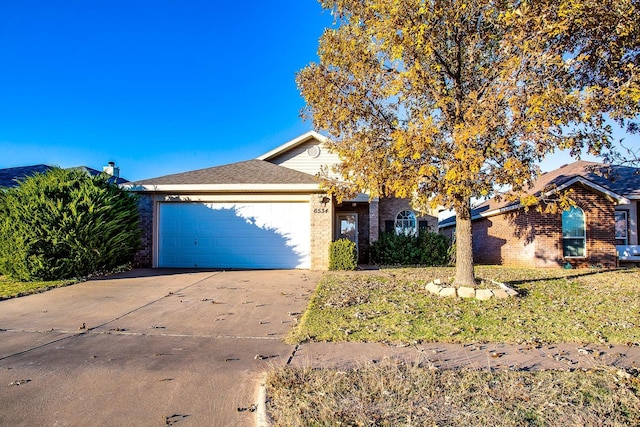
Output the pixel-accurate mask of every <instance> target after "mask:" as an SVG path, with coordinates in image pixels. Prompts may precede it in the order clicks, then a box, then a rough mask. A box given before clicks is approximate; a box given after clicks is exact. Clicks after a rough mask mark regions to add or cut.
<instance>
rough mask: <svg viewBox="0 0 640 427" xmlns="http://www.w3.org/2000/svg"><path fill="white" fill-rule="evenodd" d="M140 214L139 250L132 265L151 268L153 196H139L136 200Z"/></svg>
mask: <svg viewBox="0 0 640 427" xmlns="http://www.w3.org/2000/svg"><path fill="white" fill-rule="evenodd" d="M138 210H139V212H140V216H139V219H140V230H141V231H142V233H141V237H140V249H139V250H138V252H137V253H136V255H135V257H134V259H133V264H134V266H136V267H152V266H153V196H151V195H148V194H140V195H139V198H138Z"/></svg>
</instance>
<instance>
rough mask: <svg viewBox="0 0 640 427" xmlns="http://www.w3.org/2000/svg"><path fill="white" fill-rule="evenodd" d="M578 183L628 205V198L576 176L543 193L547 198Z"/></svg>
mask: <svg viewBox="0 0 640 427" xmlns="http://www.w3.org/2000/svg"><path fill="white" fill-rule="evenodd" d="M578 182H579V183H581V184H583V185H585V186H587V187H590V188H593V189H594V190H596V191H598V192H600V193H602V194H605V195H607V196H609V197H611V198H612V199H615V200H616V201H617V202H618V204H629V203H630V202H629V199H628V198H626V197H624V196H621V195H620V194H618V193H614V192H613V191H611V190H609V189H607V188H604V187H602V186H601V185H598V184H596V183H594V182H591V181H589V180H588V179H585V178H583V177H581V176H577V177H575V178H573V179H570V180H569V181H567V182H565V183H564V184H562V185H561V186H559V187H558V188H556V189H554V190H552V191H549V192H547V193H545V194H544V195H545V196H549V195H551V194H553V193H555V192H558V191H562V190H564V189H565V188H568V187H571V186H572V185H573V184H575V183H578Z"/></svg>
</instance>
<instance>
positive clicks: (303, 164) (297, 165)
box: [269, 139, 340, 175]
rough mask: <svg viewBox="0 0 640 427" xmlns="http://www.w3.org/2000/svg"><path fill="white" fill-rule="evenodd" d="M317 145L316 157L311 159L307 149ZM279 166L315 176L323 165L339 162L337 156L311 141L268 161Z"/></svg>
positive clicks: (315, 141)
mask: <svg viewBox="0 0 640 427" xmlns="http://www.w3.org/2000/svg"><path fill="white" fill-rule="evenodd" d="M314 145H317V146H318V148H319V149H320V155H319V156H318V157H311V156H309V155H308V154H307V149H309V148H310V147H312V146H314ZM269 161H270V162H271V163H275V164H276V165H279V166H284V167H286V168H289V169H294V170H297V171H300V172H304V173H308V174H309V175H316V174H317V173H318V172H320V168H321V167H322V166H324V165H334V164H336V163H339V162H340V158H339V157H338V155H337V154H333V153H330V152H329V151H328V150H327V149H326V148H325V147H324V146H323V145H322V144H321V143H319V142H318V141H317V140H315V139H311V140H310V141H307V142H305V143H303V144H300V145H298V146H297V147H294V148H292V149H290V150H288V151H286V152H284V153H282V154H280V155H278V156H276V157H274V158H273V159H271V160H269Z"/></svg>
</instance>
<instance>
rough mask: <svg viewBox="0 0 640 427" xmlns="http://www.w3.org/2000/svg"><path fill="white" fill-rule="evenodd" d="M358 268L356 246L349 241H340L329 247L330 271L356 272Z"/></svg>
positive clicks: (332, 243)
mask: <svg viewBox="0 0 640 427" xmlns="http://www.w3.org/2000/svg"><path fill="white" fill-rule="evenodd" d="M357 266H358V250H357V248H356V244H355V243H354V242H352V241H351V240H349V239H338V240H336V241H334V242H331V246H330V247H329V270H355V269H356V267H357Z"/></svg>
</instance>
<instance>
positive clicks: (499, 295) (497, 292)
mask: <svg viewBox="0 0 640 427" xmlns="http://www.w3.org/2000/svg"><path fill="white" fill-rule="evenodd" d="M493 295H494V296H495V297H496V298H498V299H505V298H509V294H507V292H506V291H505V290H503V289H494V290H493Z"/></svg>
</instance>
